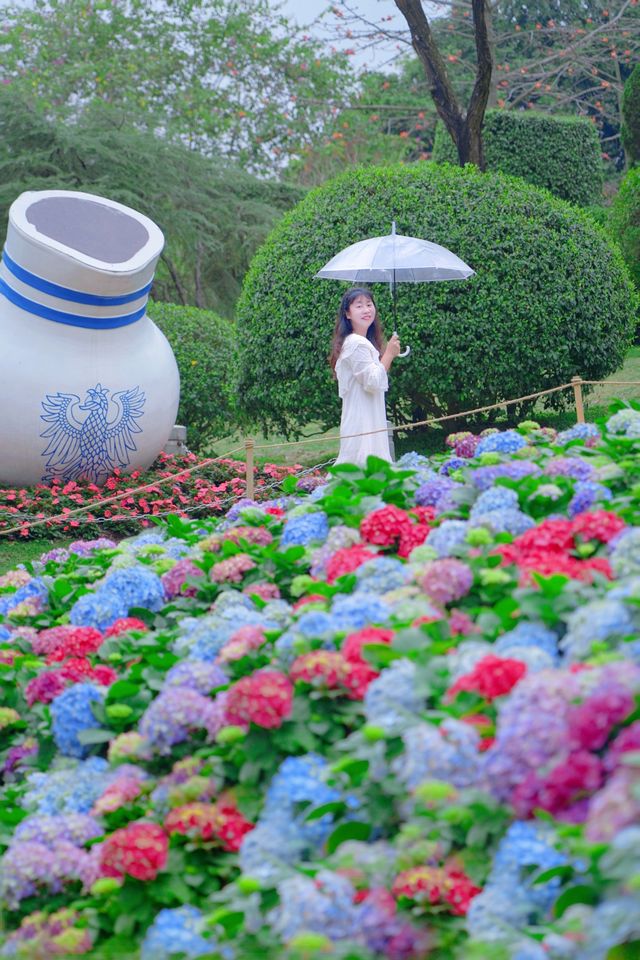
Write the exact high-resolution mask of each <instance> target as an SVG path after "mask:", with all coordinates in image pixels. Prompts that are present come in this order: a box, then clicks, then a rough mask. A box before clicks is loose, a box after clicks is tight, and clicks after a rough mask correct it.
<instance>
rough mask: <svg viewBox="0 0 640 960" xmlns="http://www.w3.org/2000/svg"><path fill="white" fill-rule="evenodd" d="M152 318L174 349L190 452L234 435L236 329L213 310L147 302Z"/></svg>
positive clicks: (180, 413) (180, 418)
mask: <svg viewBox="0 0 640 960" xmlns="http://www.w3.org/2000/svg"><path fill="white" fill-rule="evenodd" d="M148 313H149V316H150V317H151V319H152V320H153V322H154V323H156V324H157V325H158V326H159V327H160V329H161V330H162V332H163V333H164V335H165V337H166V338H167V340H168V341H169V343H170V344H171V348H172V349H173V352H174V354H175V358H176V362H177V364H178V369H179V371H180V408H179V410H178V422H179V423H181V424H184V425H185V426H186V428H187V444H188V446H189V449H190V450H194V451H199V450H202V449H203V448H204V447H206V446H207V445H208V444H210V443H211V442H212V441H213V440H215V439H216V438H218V437H222V436H226V435H227V434H228V433H230V432H231V431H232V430H233V420H232V396H233V395H232V392H231V388H230V380H231V377H230V370H231V367H232V364H233V354H234V345H235V326H234V324H232V323H231V322H230V321H228V320H224V319H223V318H222V317H220V316H218V314H217V313H214V312H213V311H212V310H200V309H198V308H197V307H183V306H179V305H177V304H174V303H160V302H158V301H149V308H148Z"/></svg>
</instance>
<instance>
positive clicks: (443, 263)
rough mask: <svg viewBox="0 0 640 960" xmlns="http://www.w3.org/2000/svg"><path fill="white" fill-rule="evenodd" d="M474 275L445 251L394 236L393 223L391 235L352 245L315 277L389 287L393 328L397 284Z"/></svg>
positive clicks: (403, 355) (429, 243) (461, 262)
mask: <svg viewBox="0 0 640 960" xmlns="http://www.w3.org/2000/svg"><path fill="white" fill-rule="evenodd" d="M473 274H474V271H473V270H472V269H471V267H469V266H467V264H466V263H464V261H463V260H461V259H460V257H457V256H456V255H455V253H452V252H451V251H450V250H447V248H446V247H441V246H440V245H439V244H438V243H431V242H430V241H429V240H420V239H419V238H418V237H405V236H403V235H402V234H400V233H396V224H395V220H394V221H393V223H392V225H391V233H389V234H386V235H385V236H383V237H370V238H369V239H368V240H360V241H359V242H358V243H352V244H351V246H349V247H345V249H344V250H341V251H340V253H337V254H336V255H335V257H333V259H331V260H329V262H328V263H326V264H325V265H324V267H323V268H322V270H319V271H318V272H317V273H316V275H315V276H316V277H317V278H320V279H323V280H350V281H352V282H353V283H377V282H383V283H388V284H389V285H390V287H391V299H392V303H393V325H394V328H395V326H396V318H397V304H396V285H397V284H398V283H430V282H433V281H436V280H466V279H467V278H468V277H472V276H473ZM410 349H411V348H410V347H407V349H406V350H405V351H404V353H401V354H400V356H402V357H406V356H407V355H408V354H409V352H410Z"/></svg>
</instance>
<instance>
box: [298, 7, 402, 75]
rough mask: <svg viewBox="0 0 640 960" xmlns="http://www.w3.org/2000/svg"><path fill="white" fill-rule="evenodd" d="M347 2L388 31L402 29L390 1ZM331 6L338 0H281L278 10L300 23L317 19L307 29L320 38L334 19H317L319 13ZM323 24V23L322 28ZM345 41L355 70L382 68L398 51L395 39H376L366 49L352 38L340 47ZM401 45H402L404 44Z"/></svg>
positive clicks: (328, 16)
mask: <svg viewBox="0 0 640 960" xmlns="http://www.w3.org/2000/svg"><path fill="white" fill-rule="evenodd" d="M347 2H348V4H349V6H350V7H351V8H352V9H357V11H358V12H359V13H360V14H361V15H362V16H364V17H366V18H367V19H368V20H369V21H371V22H373V23H377V24H380V25H381V26H382V27H385V28H387V29H392V30H393V29H396V30H397V29H402V28H403V27H404V28H405V29H406V24H405V21H404V18H403V16H402V14H401V13H400V11H399V10H398V8H397V7H396V5H395V3H394V0H347ZM332 6H336V7H338V8H339V9H340V7H341V0H335V2H334V3H331V2H329V0H282V6H281V11H282V13H284V14H285V15H286V16H289V17H291V18H292V19H294V20H296V21H297V22H298V23H299V24H300V25H301V26H303V25H309V24H313V22H314V20H316V21H317V22H316V24H315V25H314V26H313V27H312V29H311V30H310V32H311V33H312V34H314V35H316V36H318V38H319V39H322V38H323V37H326V31H327V30H328V29H330V27H331V25H333V24H334V23H336V18H335V16H334V15H333V14H331V13H329V14H327V15H326V16H325V17H322V18H321V15H322V13H323V12H324V11H326V10H327V9H328V8H330V7H332ZM388 16H391V17H392V18H393V19H392V20H390V21H386V20H385V21H382V18H383V17H388ZM320 18H321V19H320ZM323 23H325V24H327V27H326V28H325V29H324V30H323V26H322V25H323ZM354 29H355V28H354ZM349 44H350V45H351V46H352V47H353V48H354V49H355V50H356V54H355V56H354V57H353V61H352V62H353V65H354V66H355V67H356V68H358V69H362V68H364V67H367V68H369V69H372V70H380V69H384V68H385V66H386V65H387V64H388V63H389V61H390V60H392V59H393V57H394V56H395V55H396V54H397V52H398V47H397V42H396V41H394V40H385V41H380V42H379V43H376V44H375V45H372V46H369V47H367V48H366V49H362V48H363V47H364V46H365V44H364V42H363V41H360V42H358V41H356V40H354V41H351V42H350V41H348V40H345V42H344V43H343V44H342V46H343V47H346V46H349ZM402 46H403V47H404V45H402ZM408 49H410V48H408Z"/></svg>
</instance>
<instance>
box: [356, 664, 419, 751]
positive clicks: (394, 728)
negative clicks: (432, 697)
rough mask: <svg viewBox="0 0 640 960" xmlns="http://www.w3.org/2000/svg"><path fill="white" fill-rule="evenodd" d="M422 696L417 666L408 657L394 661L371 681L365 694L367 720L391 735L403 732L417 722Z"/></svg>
mask: <svg viewBox="0 0 640 960" xmlns="http://www.w3.org/2000/svg"><path fill="white" fill-rule="evenodd" d="M424 706H425V702H424V698H423V697H422V696H421V695H420V694H419V693H418V690H417V684H416V665H415V663H413V662H412V661H410V660H404V659H402V660H394V661H393V663H392V664H391V665H390V666H389V667H387V668H386V669H385V670H383V671H382V673H381V674H380V676H379V677H377V678H376V679H375V680H373V681H372V682H371V683H370V684H369V686H368V688H367V692H366V694H365V697H364V709H365V714H366V717H367V722H368V723H371V724H373V725H374V726H379V727H382V728H383V729H384V730H385V731H387V732H388V733H390V734H398V733H402V732H403V731H404V730H405V729H406V728H407V726H409V725H412V724H415V723H417V721H418V716H419V713H420V711H421V710H422V709H424Z"/></svg>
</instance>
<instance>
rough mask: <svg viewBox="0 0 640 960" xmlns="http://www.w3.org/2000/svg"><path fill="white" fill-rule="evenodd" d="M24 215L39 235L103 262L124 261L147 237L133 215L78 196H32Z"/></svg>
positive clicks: (145, 230) (134, 254)
mask: <svg viewBox="0 0 640 960" xmlns="http://www.w3.org/2000/svg"><path fill="white" fill-rule="evenodd" d="M25 216H26V218H27V222H28V223H30V224H31V225H32V226H33V227H34V229H35V230H37V232H38V233H39V234H41V236H42V237H44V238H46V239H49V240H56V241H57V242H58V243H62V244H64V246H66V247H69V248H70V249H71V250H76V251H77V252H78V253H81V254H83V255H84V256H87V257H91V258H92V259H93V260H101V261H102V262H103V263H109V264H121V263H126V262H127V261H129V260H131V259H132V258H133V257H135V256H136V254H139V253H140V251H141V250H142V249H143V248H144V247H145V245H146V244H147V243H148V242H149V239H150V238H149V231H148V230H147V228H146V226H145V225H144V223H141V222H140V220H139V219H137V218H136V217H132V216H131V215H130V214H128V213H125V212H124V211H123V210H119V209H118V208H117V207H113V206H109V205H107V204H106V203H103V202H101V201H96V200H86V199H84V198H81V197H75V196H58V197H45V198H43V199H42V200H36V201H35V203H32V204H30V205H29V206H28V207H27V208H26V210H25Z"/></svg>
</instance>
